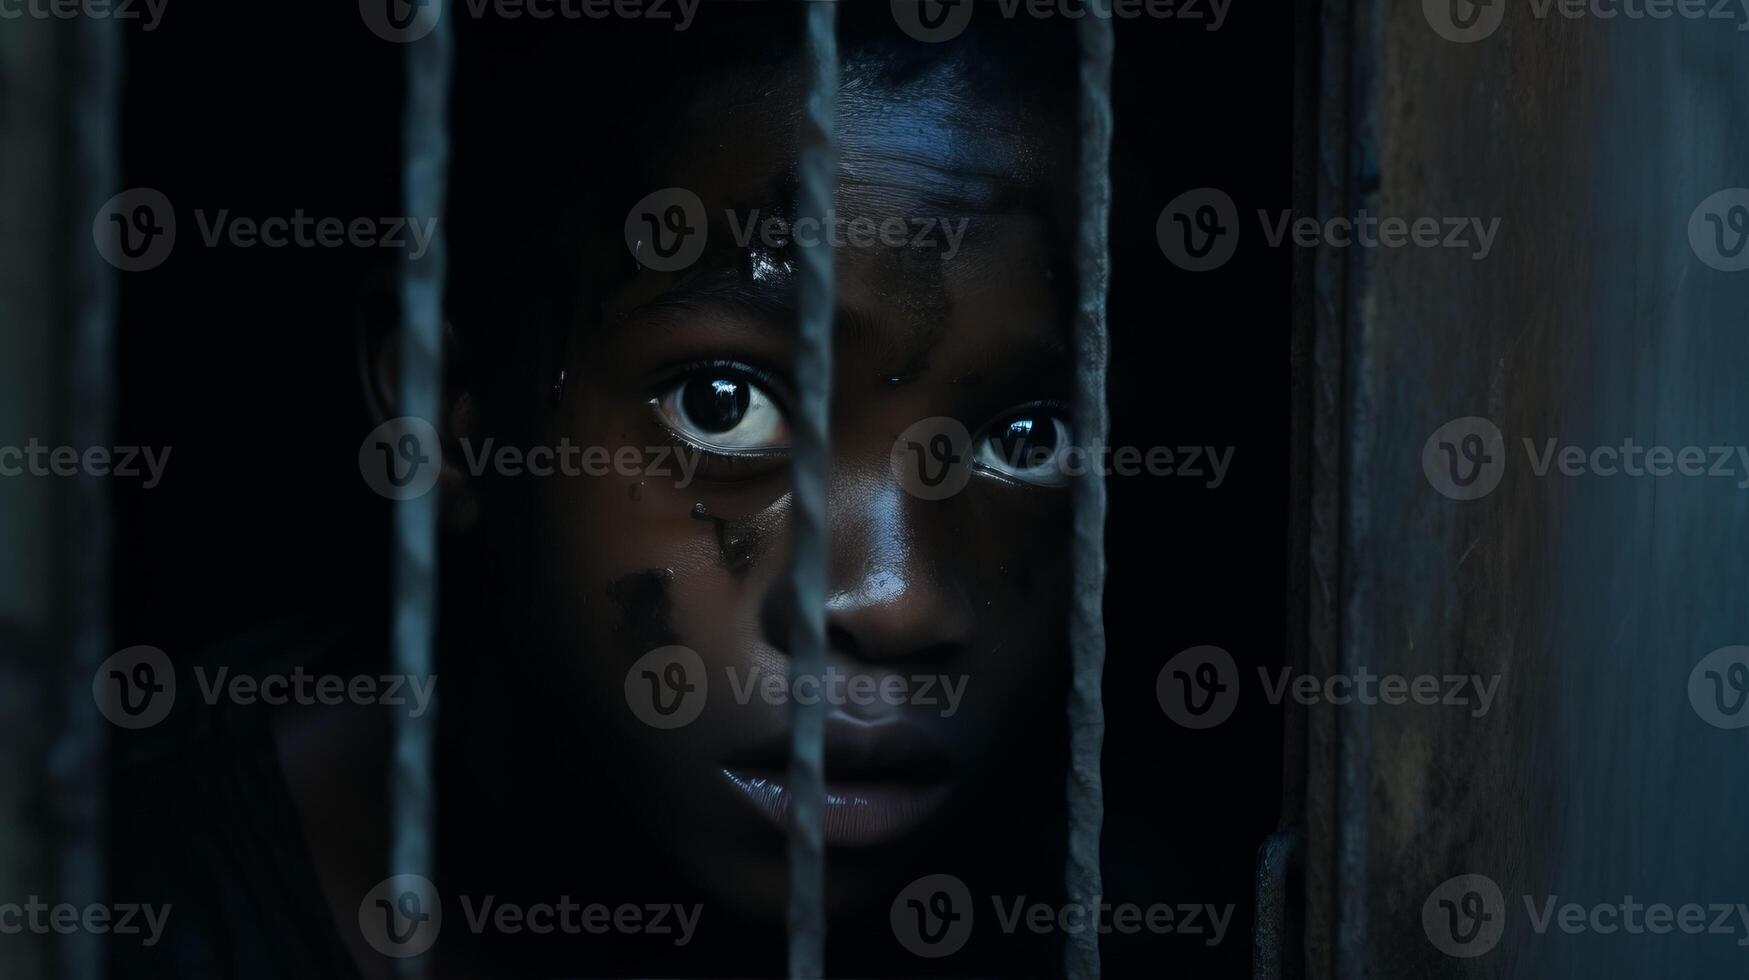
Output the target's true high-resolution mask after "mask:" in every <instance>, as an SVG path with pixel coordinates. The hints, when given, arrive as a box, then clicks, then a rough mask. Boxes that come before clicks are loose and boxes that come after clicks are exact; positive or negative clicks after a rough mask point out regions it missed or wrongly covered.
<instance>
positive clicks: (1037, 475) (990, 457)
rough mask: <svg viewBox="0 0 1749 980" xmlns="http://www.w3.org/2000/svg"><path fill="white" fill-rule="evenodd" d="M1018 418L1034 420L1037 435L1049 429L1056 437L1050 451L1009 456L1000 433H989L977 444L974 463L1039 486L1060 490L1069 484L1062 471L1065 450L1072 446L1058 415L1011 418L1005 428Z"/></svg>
mask: <svg viewBox="0 0 1749 980" xmlns="http://www.w3.org/2000/svg"><path fill="white" fill-rule="evenodd" d="M1015 418H1028V419H1031V420H1032V423H1033V428H1034V430H1035V431H1036V430H1038V429H1039V428H1040V427H1042V426H1047V425H1048V426H1050V427H1051V428H1050V430H1049V431H1050V432H1051V434H1052V435H1053V437H1054V439H1053V440H1052V444H1051V446H1050V448H1049V449H1044V448H1042V447H1035V448H1034V449H1031V450H1022V451H1021V452H1019V453H1016V454H1013V455H1010V454H1008V453H1006V452H1004V450H1003V446H1002V441H1001V439H1000V438H999V435H1000V432H998V431H996V430H994V429H992V430H986V431H985V432H983V433H980V434H979V436H978V438H977V440H976V446H977V448H976V449H975V450H974V451H973V457H972V458H973V461H974V462H976V463H977V464H978V465H979V466H980V467H982V468H984V469H989V470H994V471H995V472H997V473H1000V474H1002V475H1003V476H1007V477H1009V478H1011V479H1015V480H1022V481H1025V482H1027V483H1032V484H1036V485H1038V486H1046V487H1057V486H1062V485H1063V484H1065V483H1067V482H1068V481H1069V475H1068V474H1067V473H1066V472H1064V468H1063V450H1064V449H1066V448H1067V447H1068V445H1069V426H1068V424H1067V423H1065V422H1064V421H1063V420H1062V419H1060V418H1058V417H1057V416H1056V415H1054V414H1052V413H1050V412H1047V411H1044V410H1040V411H1038V412H1036V413H1034V414H1030V415H1023V416H1009V417H1008V418H1007V419H1005V420H1004V421H1003V425H1004V427H1005V426H1007V425H1008V424H1009V423H1011V422H1012V421H1013V420H1014V419H1015Z"/></svg>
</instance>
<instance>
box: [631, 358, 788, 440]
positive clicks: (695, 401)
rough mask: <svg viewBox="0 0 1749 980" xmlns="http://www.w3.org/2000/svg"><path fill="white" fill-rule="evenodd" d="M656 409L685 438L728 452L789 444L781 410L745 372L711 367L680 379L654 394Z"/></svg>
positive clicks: (786, 424)
mask: <svg viewBox="0 0 1749 980" xmlns="http://www.w3.org/2000/svg"><path fill="white" fill-rule="evenodd" d="M656 412H657V414H659V415H660V416H661V417H662V421H663V422H665V423H667V425H668V426H669V427H670V428H672V429H673V430H674V431H675V432H676V433H678V434H679V435H680V436H681V437H682V438H684V439H688V440H690V441H692V442H695V443H697V444H699V445H700V446H703V447H704V448H706V449H717V450H722V451H725V452H760V451H768V450H774V449H782V448H784V447H785V446H786V445H787V444H788V439H789V424H788V421H787V420H786V419H785V418H784V415H783V410H782V409H780V408H778V407H777V402H776V401H775V400H773V399H772V397H771V395H770V394H769V393H767V392H766V390H765V389H764V388H761V387H760V386H759V385H757V384H755V383H754V382H753V381H752V380H750V379H749V378H748V377H747V376H746V375H744V374H740V373H737V372H734V371H726V370H720V369H718V370H712V371H707V372H703V373H699V374H693V375H689V376H688V377H685V378H682V379H681V380H680V381H679V382H678V383H676V384H675V385H674V386H673V387H671V388H669V389H668V390H667V391H665V392H663V393H662V394H661V395H660V396H658V397H657V398H656Z"/></svg>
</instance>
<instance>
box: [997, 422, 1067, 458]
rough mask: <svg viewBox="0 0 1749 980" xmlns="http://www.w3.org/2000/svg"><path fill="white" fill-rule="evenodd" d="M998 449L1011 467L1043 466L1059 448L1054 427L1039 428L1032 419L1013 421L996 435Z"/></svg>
mask: <svg viewBox="0 0 1749 980" xmlns="http://www.w3.org/2000/svg"><path fill="white" fill-rule="evenodd" d="M995 439H996V448H997V449H998V450H999V451H1000V452H1001V453H1002V458H1003V460H1005V461H1006V462H1007V463H1008V464H1009V465H1011V466H1042V465H1044V463H1045V462H1047V461H1048V460H1049V459H1050V458H1051V453H1052V451H1054V450H1055V449H1056V448H1057V429H1056V426H1054V425H1046V426H1039V425H1037V424H1035V420H1034V419H1032V418H1017V419H1012V420H1010V421H1009V423H1008V424H1007V425H1005V426H1003V427H1002V428H1001V430H1000V431H998V432H997V433H996V434H995Z"/></svg>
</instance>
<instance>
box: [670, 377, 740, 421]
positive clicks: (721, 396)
mask: <svg viewBox="0 0 1749 980" xmlns="http://www.w3.org/2000/svg"><path fill="white" fill-rule="evenodd" d="M750 397H751V396H750V393H749V392H748V390H747V386H746V385H744V384H742V383H740V382H739V381H735V380H733V379H730V378H715V379H712V380H711V381H708V382H704V383H700V382H693V383H691V384H688V385H687V386H686V390H685V391H684V392H682V393H681V395H680V403H681V406H682V407H683V408H685V409H686V417H687V418H689V419H691V420H692V421H693V423H694V424H696V425H697V426H698V427H699V428H701V429H703V430H705V431H706V432H727V431H729V430H730V429H733V428H734V427H735V426H737V425H739V424H740V422H741V418H742V416H744V415H746V414H747V403H748V400H749V398H750Z"/></svg>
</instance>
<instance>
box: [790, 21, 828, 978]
mask: <svg viewBox="0 0 1749 980" xmlns="http://www.w3.org/2000/svg"><path fill="white" fill-rule="evenodd" d="M807 18H808V21H807V64H808V67H809V69H810V70H811V72H812V78H811V79H810V80H809V93H808V104H807V113H806V117H805V119H804V121H803V130H802V134H801V160H800V164H801V181H800V183H801V186H800V193H799V195H798V200H797V202H796V220H797V221H798V222H800V221H804V220H807V219H809V218H812V219H814V220H816V221H821V222H824V221H825V220H826V218H827V214H828V212H829V211H830V210H831V207H832V189H833V176H834V171H835V169H836V160H835V158H834V152H833V142H834V140H835V139H836V135H837V132H836V131H837V124H836V113H837V103H838V37H837V26H838V6H837V2H836V0H815V2H813V3H811V4H809V5H808V12H807ZM797 286H798V292H799V295H798V297H797V306H798V310H799V312H800V322H799V323H798V325H797V331H796V333H797V337H796V366H795V376H796V394H797V412H796V418H795V419H794V436H795V439H794V443H795V450H794V453H793V457H792V461H791V472H792V474H793V476H792V479H793V481H794V483H793V488H794V489H793V496H792V511H793V515H794V516H793V518H792V522H793V523H792V527H793V540H794V548H795V553H794V556H793V558H792V559H791V561H792V565H791V569H790V575H791V579H790V588H791V590H792V592H793V596H794V602H795V619H794V625H793V626H792V627H791V633H790V656H791V660H790V671H791V684H792V689H793V685H794V682H795V681H796V679H798V678H800V677H804V676H810V675H811V676H814V677H820V676H822V675H823V674H824V673H825V671H826V560H827V558H826V548H827V542H826V478H827V470H828V468H829V466H830V463H831V458H832V445H831V435H830V430H829V429H828V419H829V407H830V403H831V393H832V312H833V309H834V307H835V306H836V305H837V301H836V297H835V296H834V286H835V283H834V281H833V255H832V246H831V244H830V243H829V242H815V243H814V244H812V245H807V246H803V247H802V249H801V277H800V279H799V281H798V283H797ZM813 701H814V703H809V704H804V703H802V701H801V700H800V699H795V698H792V699H791V700H790V705H791V707H790V766H789V768H790V772H789V784H790V831H789V975H790V976H791V977H793V978H797V980H806V978H813V977H820V976H824V975H825V968H826V912H825V899H826V895H825V891H826V868H825V855H824V853H823V851H822V843H821V838H822V833H823V831H822V822H823V820H824V817H825V809H826V782H825V773H824V760H823V759H822V755H823V753H824V741H825V730H826V706H825V704H824V703H823V702H820V701H819V699H813Z"/></svg>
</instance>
